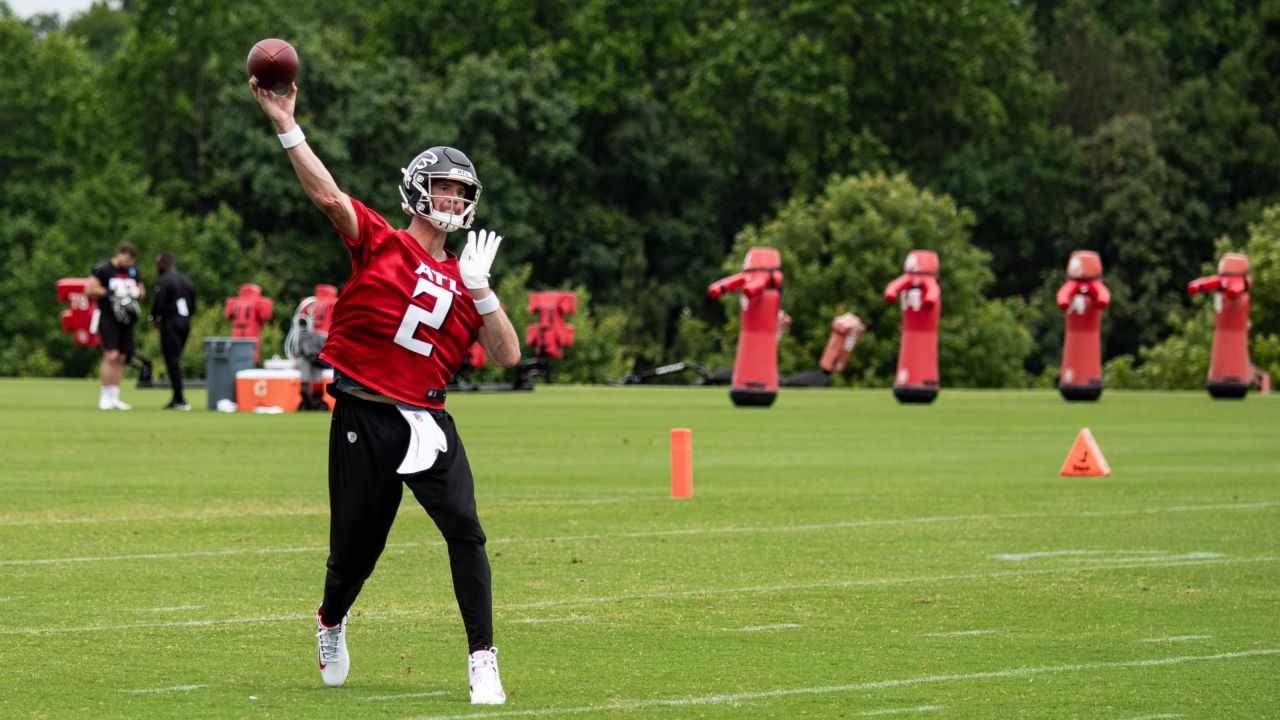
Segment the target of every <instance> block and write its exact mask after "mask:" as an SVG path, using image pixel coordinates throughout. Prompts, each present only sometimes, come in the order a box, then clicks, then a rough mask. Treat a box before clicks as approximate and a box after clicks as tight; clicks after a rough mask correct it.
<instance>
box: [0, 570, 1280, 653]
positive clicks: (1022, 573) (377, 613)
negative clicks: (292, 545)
mask: <svg viewBox="0 0 1280 720" xmlns="http://www.w3.org/2000/svg"><path fill="white" fill-rule="evenodd" d="M1277 560H1280V556H1267V557H1253V558H1224V559H1220V560H1184V561H1180V562H1171V563H1166V564H1164V565H1153V564H1151V563H1142V564H1139V565H1096V566H1086V565H1077V566H1075V567H1059V568H1040V569H1034V570H1004V571H1001V572H984V573H963V574H956V575H920V576H915V577H900V578H865V579H860V580H829V581H825V582H811V583H796V584H792V585H754V586H749V587H736V588H703V589H701V590H679V591H676V590H670V591H656V592H645V593H632V594H630V595H611V596H601V597H581V598H561V599H555V600H537V601H534V602H525V603H505V604H502V605H495V606H494V609H495V610H503V611H507V610H527V609H529V608H535V607H536V608H542V607H553V606H562V605H600V604H604V603H618V602H627V601H632V600H656V599H666V598H686V597H692V598H701V597H717V596H720V595H741V594H745V593H777V592H792V591H797V590H828V589H831V588H852V587H887V586H894V585H913V584H916V583H939V582H956V581H967V580H988V579H994V578H1005V577H1031V576H1033V575H1070V574H1073V573H1081V572H1094V571H1097V572H1105V571H1109V570H1129V569H1135V568H1141V569H1143V570H1146V569H1149V568H1152V567H1156V568H1180V567H1199V566H1206V565H1239V564H1242V563H1256V562H1275V561H1277ZM456 612H457V608H456V606H452V605H441V606H439V607H425V608H418V609H413V610H409V609H401V608H391V609H388V610H374V611H365V612H363V613H361V614H360V618H361V619H362V620H378V619H383V618H392V617H406V616H409V617H423V616H425V615H428V614H431V613H441V614H444V615H454V614H455V613H456ZM313 618H315V613H314V612H308V613H291V614H287V615H261V616H257V617H239V618H226V619H219V620H184V621H172V622H144V623H125V624H119V625H89V626H84V627H45V628H10V629H5V630H0V635H38V634H42V633H70V632H92V631H97V630H132V629H137V628H162V627H204V626H213V625H228V624H239V623H268V622H286V621H288V622H293V621H296V620H302V619H313Z"/></svg>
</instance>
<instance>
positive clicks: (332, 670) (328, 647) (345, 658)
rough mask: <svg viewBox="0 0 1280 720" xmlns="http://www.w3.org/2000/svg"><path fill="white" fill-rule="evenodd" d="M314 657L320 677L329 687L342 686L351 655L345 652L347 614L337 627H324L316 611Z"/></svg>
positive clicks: (349, 668)
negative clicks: (315, 648) (315, 646)
mask: <svg viewBox="0 0 1280 720" xmlns="http://www.w3.org/2000/svg"><path fill="white" fill-rule="evenodd" d="M316 627H317V628H318V630H317V631H316V640H317V646H318V648H317V650H316V658H317V659H318V660H319V662H320V679H322V680H324V684H325V685H328V686H329V687H342V684H343V683H345V682H346V681H347V672H348V671H349V670H351V656H350V655H349V654H348V653H347V616H346V615H343V616H342V622H341V623H338V626H337V627H332V628H331V627H325V624H324V623H323V622H321V621H320V613H316Z"/></svg>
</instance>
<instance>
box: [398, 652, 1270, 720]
mask: <svg viewBox="0 0 1280 720" xmlns="http://www.w3.org/2000/svg"><path fill="white" fill-rule="evenodd" d="M1275 655H1280V648H1261V649H1257V650H1241V651H1238V652H1226V653H1217V654H1214V655H1182V656H1179V657H1165V658H1150V659H1146V660H1126V661H1119V662H1095V663H1073V664H1065V665H1042V666H1039V667H1020V668H1010V669H1008V670H988V671H984V672H972V673H952V674H946V675H923V676H918V677H911V678H902V679H898V680H874V681H871V682H860V683H849V684H847V685H821V686H816V687H803V688H784V689H776V690H763V691H756V692H741V693H731V694H717V695H703V696H700V697H686V698H668V699H653V700H628V701H624V702H612V703H602V704H600V705H591V706H585V707H555V706H551V707H544V708H537V709H527V710H498V711H489V712H480V713H464V714H461V715H430V716H417V717H415V718H413V720H471V719H472V718H484V717H522V716H535V715H567V714H581V713H590V712H601V711H613V710H643V709H645V708H656V707H685V706H689V705H724V704H732V703H741V702H747V701H751V700H771V699H774V698H782V697H790V696H796V695H825V694H829V693H847V692H857V691H859V690H883V689H885V688H900V687H910V686H913V685H932V684H939V683H955V682H969V681H974V680H1003V679H1006V678H1022V677H1033V676H1036V675H1051V674H1059V673H1076V672H1091V671H1096V670H1127V669H1133V668H1152V667H1165V666H1169V665H1182V664H1186V663H1206V662H1221V661H1223V660H1240V659H1245V658H1257V657H1271V656H1275ZM926 709H927V710H936V709H939V707H938V706H922V707H921V708H916V710H926ZM883 712H884V711H871V713H883ZM851 715H857V713H851Z"/></svg>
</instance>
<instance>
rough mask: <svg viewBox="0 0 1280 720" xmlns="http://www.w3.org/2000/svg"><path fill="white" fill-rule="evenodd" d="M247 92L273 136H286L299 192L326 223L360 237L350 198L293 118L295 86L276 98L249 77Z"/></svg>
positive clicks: (296, 94) (285, 140)
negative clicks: (261, 113) (265, 120)
mask: <svg viewBox="0 0 1280 720" xmlns="http://www.w3.org/2000/svg"><path fill="white" fill-rule="evenodd" d="M249 90H250V91H252V92H253V97H254V99H255V100H257V101H258V104H259V105H261V106H262V111H263V112H265V113H266V114H267V117H268V118H270V119H271V123H272V124H273V125H275V127H276V133H278V134H279V135H282V136H287V138H288V139H286V138H285V137H282V138H281V142H282V143H286V144H288V145H289V148H288V152H289V162H291V163H293V170H294V172H296V173H297V174H298V180H299V181H300V182H301V183H302V189H303V190H305V191H306V193H307V197H310V198H311V202H313V203H315V204H316V207H318V208H320V210H321V212H323V213H324V214H325V215H327V216H329V220H330V221H331V222H332V223H333V226H334V228H336V229H337V230H338V232H340V233H342V234H343V235H347V236H350V237H356V236H357V235H359V234H360V226H359V225H358V224H357V222H356V211H355V208H353V207H352V206H351V198H349V197H347V194H346V193H344V192H342V190H341V189H340V188H339V187H338V183H337V182H335V181H334V179H333V176H332V175H330V174H329V169H328V168H326V167H325V166H324V163H322V162H320V158H319V157H317V156H316V154H315V151H313V150H312V149H311V146H310V145H308V144H307V141H306V138H305V137H303V136H302V130H301V128H299V127H298V123H297V121H296V120H294V119H293V108H294V106H295V104H296V102H297V99H298V85H297V84H296V83H290V84H289V92H288V94H286V95H277V94H275V93H274V92H271V91H270V90H263V89H262V88H260V87H258V83H257V81H256V80H254V79H253V78H250V79H249Z"/></svg>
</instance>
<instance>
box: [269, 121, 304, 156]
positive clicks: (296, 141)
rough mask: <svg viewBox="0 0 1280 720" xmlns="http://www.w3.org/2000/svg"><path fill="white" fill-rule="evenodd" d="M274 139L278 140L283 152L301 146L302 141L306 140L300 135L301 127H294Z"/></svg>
mask: <svg viewBox="0 0 1280 720" xmlns="http://www.w3.org/2000/svg"><path fill="white" fill-rule="evenodd" d="M276 137H278V138H280V144H281V145H283V146H284V149H285V150H288V149H289V148H291V147H295V146H297V145H301V144H302V141H303V140H306V139H307V136H306V135H303V134H302V126H301V125H294V126H293V129H292V130H290V131H289V132H287V133H281V134H279V135H277V136H276Z"/></svg>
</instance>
